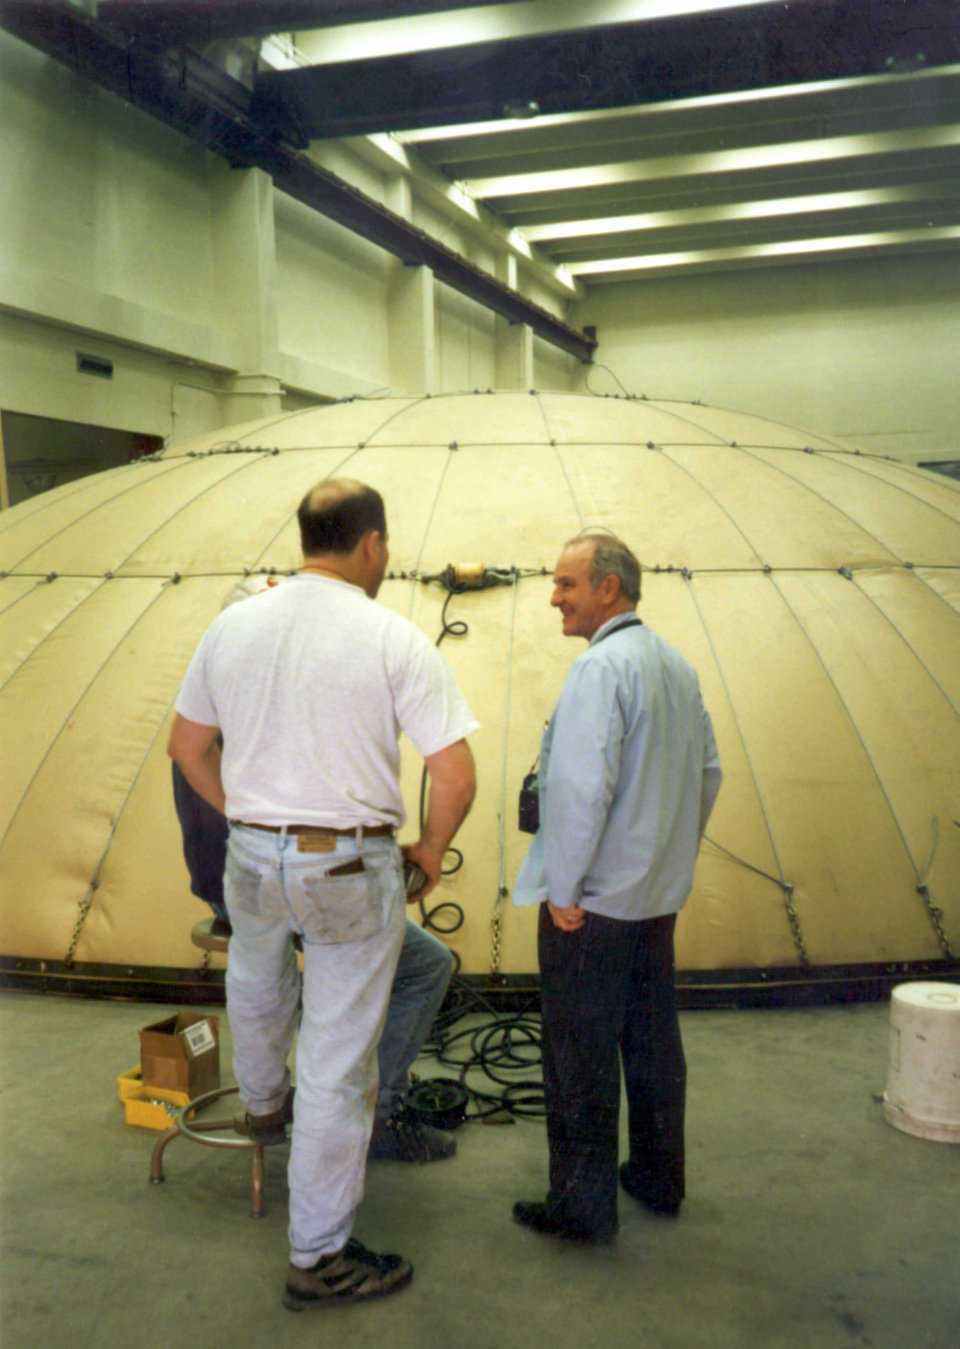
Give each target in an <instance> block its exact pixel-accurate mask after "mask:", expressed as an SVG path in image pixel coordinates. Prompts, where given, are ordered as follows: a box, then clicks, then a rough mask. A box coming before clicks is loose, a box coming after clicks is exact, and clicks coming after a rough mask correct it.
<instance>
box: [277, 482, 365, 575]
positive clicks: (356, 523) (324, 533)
mask: <svg viewBox="0 0 960 1349" xmlns="http://www.w3.org/2000/svg"><path fill="white" fill-rule="evenodd" d="M297 520H298V522H299V524H300V544H301V546H302V548H303V553H304V556H305V557H312V556H313V555H314V554H316V553H352V552H353V550H354V548H356V546H357V544H358V543H359V542H360V540H361V539H362V538H363V536H364V534H366V533H367V531H368V530H370V529H376V530H378V531H379V532H380V533H381V534H382V535H383V537H384V538H386V536H387V513H386V510H385V508H384V504H383V497H382V496H381V495H380V493H379V492H378V491H377V490H376V489H375V488H373V487H368V486H367V484H366V483H362V482H355V481H354V480H353V479H352V478H327V479H325V480H324V481H323V482H320V483H317V485H316V486H315V487H311V488H310V491H309V492H307V494H306V496H305V497H304V498H303V500H302V501H301V502H300V505H299V507H298V509H297Z"/></svg>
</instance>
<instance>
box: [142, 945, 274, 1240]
mask: <svg viewBox="0 0 960 1349" xmlns="http://www.w3.org/2000/svg"><path fill="white" fill-rule="evenodd" d="M214 921H215V920H214V919H213V918H204V919H201V921H200V922H199V923H195V924H194V927H193V931H192V932H191V934H190V940H191V941H192V942H193V944H194V946H199V947H200V949H201V950H203V951H221V952H225V951H226V950H227V948H228V946H229V944H230V938H229V936H226V935H223V934H221V933H218V932H214V931H213V924H214ZM239 1090H240V1089H239V1087H218V1088H217V1089H216V1090H215V1091H207V1092H204V1093H203V1095H202V1096H195V1097H194V1099H193V1100H192V1101H188V1102H187V1104H186V1105H185V1106H183V1107H182V1108H181V1109H180V1110H179V1111H178V1112H177V1118H176V1123H174V1124H173V1125H171V1127H170V1128H169V1129H167V1130H166V1132H165V1133H163V1134H161V1135H160V1137H159V1138H158V1139H157V1141H156V1143H155V1144H154V1148H153V1152H152V1153H151V1154H150V1183H151V1185H159V1184H160V1183H161V1182H162V1181H163V1180H164V1179H165V1177H164V1174H163V1154H164V1152H165V1150H166V1147H167V1144H168V1143H172V1142H173V1140H174V1139H175V1138H180V1137H183V1138H190V1139H192V1140H193V1142H194V1143H205V1144H206V1145H207V1146H208V1147H214V1148H246V1149H249V1150H250V1152H251V1153H252V1156H251V1166H250V1185H251V1195H252V1207H251V1217H254V1218H262V1217H263V1214H264V1204H263V1149H264V1147H265V1146H273V1145H272V1144H264V1143H259V1142H254V1140H253V1139H252V1138H244V1137H242V1136H240V1137H235V1138H212V1137H210V1135H211V1134H215V1133H218V1132H221V1131H225V1130H227V1129H230V1130H231V1131H233V1132H234V1133H236V1120H235V1118H234V1117H233V1116H231V1117H230V1118H229V1119H210V1120H201V1119H197V1118H196V1116H197V1114H198V1113H199V1111H201V1110H202V1109H203V1108H204V1107H205V1106H208V1105H209V1104H210V1103H211V1102H212V1101H216V1100H219V1098H220V1097H221V1096H231V1095H236V1094H237V1092H239ZM191 1116H193V1118H191Z"/></svg>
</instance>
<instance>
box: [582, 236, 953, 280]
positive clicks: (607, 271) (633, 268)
mask: <svg viewBox="0 0 960 1349" xmlns="http://www.w3.org/2000/svg"><path fill="white" fill-rule="evenodd" d="M958 244H960V225H945V226H934V227H933V228H928V229H913V230H910V229H904V230H899V231H890V232H883V233H872V234H840V235H832V236H821V237H819V238H810V239H786V240H781V241H777V242H769V243H762V244H747V245H744V246H740V247H738V246H732V247H727V248H702V249H692V250H678V251H675V252H673V251H672V252H669V253H646V254H639V255H637V256H635V257H619V258H596V259H591V260H589V261H585V262H580V263H571V264H570V270H571V271H572V272H573V273H574V274H575V275H578V276H589V277H590V279H591V281H593V282H600V281H629V280H641V279H644V280H646V279H650V278H653V277H666V276H678V275H683V276H692V275H695V274H696V273H697V272H717V271H738V270H740V269H742V268H745V267H753V266H755V265H756V264H757V263H758V262H762V263H763V264H764V266H766V267H777V266H789V265H791V264H795V263H799V262H807V261H809V260H810V259H811V258H812V257H816V258H819V259H821V260H822V261H837V260H839V259H841V258H853V257H864V256H872V257H877V256H883V255H885V254H888V253H896V254H899V253H902V252H904V251H907V250H909V251H913V252H917V253H927V252H936V251H939V250H944V249H948V250H955V249H956V247H957V245H958Z"/></svg>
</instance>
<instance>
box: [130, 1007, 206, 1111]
mask: <svg viewBox="0 0 960 1349" xmlns="http://www.w3.org/2000/svg"><path fill="white" fill-rule="evenodd" d="M219 1026H220V1019H219V1017H216V1016H204V1015H202V1014H201V1013H198V1012H178V1013H177V1014H176V1016H171V1017H166V1018H165V1019H164V1020H163V1021H156V1022H154V1024H153V1025H152V1026H144V1028H143V1030H142V1031H141V1032H140V1072H141V1075H142V1079H143V1085H144V1087H162V1088H164V1089H165V1090H168V1091H180V1092H186V1094H187V1100H188V1101H189V1100H192V1099H193V1098H194V1096H201V1095H203V1093H204V1092H207V1091H215V1090H216V1089H217V1087H219V1085H220V1035H219Z"/></svg>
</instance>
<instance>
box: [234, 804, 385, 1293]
mask: <svg viewBox="0 0 960 1349" xmlns="http://www.w3.org/2000/svg"><path fill="white" fill-rule="evenodd" d="M271 845H272V855H271ZM230 851H231V855H235V856H239V855H240V854H241V853H242V854H243V855H244V858H245V860H247V859H248V858H249V854H250V852H255V853H256V854H257V855H258V856H259V857H260V859H261V860H262V861H263V862H265V863H266V866H265V867H264V868H263V874H262V885H261V888H260V900H261V907H262V909H263V910H266V911H267V912H261V913H260V914H259V915H252V917H253V919H254V921H253V923H252V924H250V931H251V933H253V934H256V931H257V928H258V927H259V929H260V931H259V935H260V936H261V937H263V936H264V935H266V936H268V937H270V938H272V937H273V934H274V928H275V927H280V928H283V929H284V931H285V939H286V942H287V943H288V944H289V943H290V940H291V933H293V932H297V933H299V934H300V936H301V938H302V942H303V987H302V1012H301V1019H300V1034H299V1038H298V1042H297V1095H296V1102H295V1107H294V1124H293V1140H292V1144H291V1149H290V1164H289V1168H288V1179H289V1185H290V1247H291V1256H290V1258H291V1260H292V1262H293V1263H294V1264H295V1265H299V1266H301V1267H309V1266H311V1265H313V1264H315V1263H316V1261H317V1260H318V1259H319V1258H320V1256H321V1255H326V1254H329V1253H331V1252H333V1251H337V1250H340V1249H341V1247H342V1246H343V1245H344V1244H345V1243H346V1241H347V1238H348V1237H349V1235H350V1230H351V1227H352V1223H353V1216H354V1212H355V1210H356V1207H357V1205H358V1204H359V1202H360V1199H361V1198H362V1195H363V1181H364V1173H365V1169H366V1155H367V1147H368V1144H369V1141H370V1131H371V1128H372V1125H373V1111H374V1104H375V1100H376V1095H377V1082H378V1070H377V1045H378V1042H379V1039H380V1035H381V1032H382V1029H383V1023H384V1019H385V1017H386V1011H387V1002H388V999H389V997H390V990H391V987H392V984H393V977H394V971H395V969H396V965H397V959H398V957H399V954H400V948H401V945H402V943H403V938H404V927H405V897H404V892H403V883H402V878H401V869H400V852H399V849H398V848H397V846H396V844H395V843H394V841H393V840H392V839H390V838H373V839H364V840H363V841H362V842H361V843H359V844H358V843H357V842H356V841H355V839H354V838H353V837H352V836H344V837H341V838H339V839H338V840H337V845H336V848H335V850H334V851H331V852H328V853H319V854H309V853H301V852H300V851H299V850H298V847H297V837H296V836H284V835H276V834H266V833H258V832H257V831H255V830H250V829H243V828H240V829H237V830H235V831H232V833H231V841H230ZM358 856H360V857H361V858H362V860H363V864H364V870H363V871H362V872H360V873H357V874H353V875H344V876H339V877H331V876H329V875H328V874H327V873H328V872H329V871H330V870H331V868H333V867H336V866H340V865H342V864H343V863H345V862H350V861H354V860H356V858H357V857H358ZM230 873H231V866H230V862H229V861H228V868H227V875H228V896H229V898H228V904H229V906H230V913H231V920H232V922H233V924H234V937H233V938H232V939H231V943H230V947H231V954H230V961H231V963H232V962H233V958H234V957H233V947H234V941H235V939H236V935H237V919H236V916H235V914H238V915H239V916H240V925H241V930H242V932H243V933H244V937H243V938H242V940H241V946H240V950H241V952H242V953H246V952H247V941H246V932H247V930H248V922H247V920H248V917H250V915H248V913H247V911H246V909H245V908H244V907H243V904H242V903H240V902H231V900H232V893H233V885H232V882H231V880H230ZM281 905H282V909H281ZM284 911H285V912H284ZM270 949H272V948H271V947H270V943H269V941H268V950H270ZM257 955H258V952H257V950H256V947H255V946H254V949H253V952H252V955H251V963H256V960H257ZM275 968H276V962H275V961H272V959H271V957H270V956H269V955H268V959H267V970H268V973H270V974H272V973H273V972H274V971H275ZM295 970H296V967H295V965H294V976H295ZM228 977H229V969H228ZM294 982H295V980H294ZM271 992H272V989H261V999H260V1001H261V1009H262V1007H263V1006H264V1005H266V1006H267V1007H268V1008H269V1007H270V1006H272V1005H274V1004H271V1003H270V995H271ZM228 996H229V994H228ZM247 1001H248V1003H249V1001H250V999H249V997H248V999H247ZM276 1006H277V1009H278V1011H279V1009H280V1008H281V1007H282V1013H283V1014H285V1013H286V1012H287V1009H288V1003H287V1001H286V996H285V994H283V995H281V997H280V999H279V1003H278V1004H276ZM228 1012H229V1013H230V1019H231V1029H232V1030H233V1037H234V1045H235V1053H236V1046H237V1028H236V1026H235V1024H234V1018H233V1013H232V1012H231V1011H230V1007H229V1005H228ZM293 1015H294V1022H295V1017H296V1011H295V1008H294V1014H293ZM260 1020H261V1024H263V1022H264V1021H265V1020H269V1015H267V1016H266V1017H264V1015H263V1012H262V1010H261V1017H260ZM246 1028H247V1022H246V1021H245V1020H244V1019H243V1018H242V1017H241V1030H240V1038H241V1040H242V1041H244V1044H243V1047H242V1049H241V1062H242V1063H246V1062H247V1060H248V1059H256V1056H257V1051H256V1049H255V1048H253V1047H251V1046H250V1045H249V1044H247V1043H246V1036H245V1034H244V1032H245V1030H246ZM235 1072H236V1066H235ZM236 1075H237V1080H238V1083H239V1082H240V1075H239V1072H237V1073H236ZM282 1099H283V1097H282V1093H281V1096H280V1100H281V1101H282Z"/></svg>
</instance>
